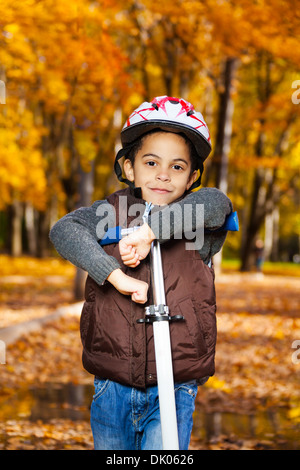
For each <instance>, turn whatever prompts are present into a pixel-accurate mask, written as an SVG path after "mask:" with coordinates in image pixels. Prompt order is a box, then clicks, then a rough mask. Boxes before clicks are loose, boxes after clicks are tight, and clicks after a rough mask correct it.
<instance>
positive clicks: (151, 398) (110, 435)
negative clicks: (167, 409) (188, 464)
mask: <svg viewBox="0 0 300 470" xmlns="http://www.w3.org/2000/svg"><path fill="white" fill-rule="evenodd" d="M174 388H175V401H176V413H177V425H178V439H179V448H180V450H187V449H188V446H189V442H190V437H191V432H192V427H193V412H194V409H195V398H196V394H197V384H196V382H188V383H185V384H184V383H183V384H175V386H174ZM91 427H92V432H93V438H94V447H95V450H100V449H101V450H161V449H162V438H161V427H160V413H159V403H158V390H157V386H151V387H148V388H147V389H145V390H141V389H136V388H132V387H129V386H127V385H121V384H119V383H116V382H112V381H110V380H101V379H98V378H95V395H94V397H93V402H92V406H91Z"/></svg>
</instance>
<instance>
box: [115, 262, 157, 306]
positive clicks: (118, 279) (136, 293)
mask: <svg viewBox="0 0 300 470" xmlns="http://www.w3.org/2000/svg"><path fill="white" fill-rule="evenodd" d="M107 280H108V281H109V282H110V283H111V284H112V285H113V286H114V287H115V288H116V289H117V290H118V291H119V292H120V293H121V294H124V295H131V299H132V300H133V302H136V303H138V304H144V303H145V302H146V301H147V293H148V287H149V286H148V284H147V282H144V281H140V280H138V279H134V278H133V277H130V276H127V275H126V274H124V273H123V271H122V270H121V269H115V270H114V271H113V272H112V273H110V275H109V276H108V278H107Z"/></svg>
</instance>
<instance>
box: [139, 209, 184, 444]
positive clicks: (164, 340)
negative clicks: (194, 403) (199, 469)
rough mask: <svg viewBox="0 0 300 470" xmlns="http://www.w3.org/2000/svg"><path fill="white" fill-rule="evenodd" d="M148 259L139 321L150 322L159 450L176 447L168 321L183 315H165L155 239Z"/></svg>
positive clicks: (157, 248) (159, 255)
mask: <svg viewBox="0 0 300 470" xmlns="http://www.w3.org/2000/svg"><path fill="white" fill-rule="evenodd" d="M151 208H152V204H147V203H146V210H145V213H144V216H143V220H144V222H147V219H148V214H149V212H150V211H151ZM150 259H151V280H152V289H153V301H154V305H151V306H150V307H146V308H145V311H146V318H145V319H144V320H139V321H141V322H143V321H145V322H147V323H152V325H153V337H154V349H155V362H156V374H157V386H158V397H159V411H160V422H161V433H162V443H163V449H164V450H179V442H178V429H177V417H176V404H175V392H174V379H173V365H172V355H171V341H170V328H169V322H170V320H181V319H183V317H182V316H179V315H175V316H174V317H170V316H169V309H168V307H167V305H166V297H165V286H164V276H163V267H162V259H161V252H160V244H159V242H158V241H157V240H154V241H153V242H152V243H151V257H150Z"/></svg>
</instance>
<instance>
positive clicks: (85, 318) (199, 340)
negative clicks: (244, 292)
mask: <svg viewBox="0 0 300 470" xmlns="http://www.w3.org/2000/svg"><path fill="white" fill-rule="evenodd" d="M120 195H122V196H124V195H126V196H127V197H128V205H129V206H130V205H131V204H133V203H142V202H143V201H142V200H139V199H137V198H136V197H135V196H134V195H133V192H132V190H129V189H125V190H121V191H118V192H117V193H114V194H112V195H111V196H110V197H109V198H108V202H109V203H111V204H112V205H114V206H115V208H116V209H117V208H118V204H117V201H118V197H119V196H120ZM118 218H119V214H117V225H118ZM132 219H133V218H132ZM128 223H130V219H128ZM104 249H105V251H106V253H107V254H108V255H111V256H114V257H115V258H116V259H117V260H118V261H119V263H120V265H121V266H122V270H123V271H124V272H125V273H126V274H128V275H130V276H132V277H134V278H136V279H141V280H143V281H146V282H147V283H148V284H149V286H150V287H149V291H148V301H147V303H146V304H144V305H142V304H137V303H135V302H132V301H131V298H130V296H125V295H122V294H120V293H119V292H118V291H117V290H116V289H115V288H114V287H113V286H112V285H111V284H110V283H109V282H108V281H106V282H105V283H104V285H102V286H99V285H98V284H97V283H96V282H95V281H94V280H93V279H92V278H91V277H90V276H88V278H87V282H86V290H85V298H86V301H85V303H84V307H83V311H82V315H81V320H80V331H81V339H82V344H83V355H82V360H83V365H84V367H85V369H86V370H87V371H88V372H90V373H91V374H93V375H96V376H98V377H100V378H103V379H110V380H113V381H116V382H120V383H123V384H127V385H131V386H134V387H137V388H145V387H146V386H149V385H155V384H156V367H155V352H154V340H153V327H152V325H151V324H145V323H137V320H139V319H141V318H144V317H145V306H147V305H152V304H153V300H152V292H151V280H150V277H151V276H150V266H149V256H148V257H147V258H146V259H145V260H144V261H142V262H141V264H140V265H139V266H138V267H137V268H129V267H126V266H124V265H123V263H122V261H121V258H120V254H119V250H118V245H117V244H112V245H107V246H106V247H104ZM161 253H162V262H163V270H164V279H165V292H166V302H167V305H168V307H169V311H170V315H171V316H172V315H183V316H184V320H182V321H176V322H170V335H171V345H172V359H173V372H174V381H175V382H184V381H188V380H192V379H196V380H198V381H200V380H201V378H203V377H205V376H211V375H213V374H214V371H215V369H214V356H215V344H216V315H215V314H216V296H215V288H214V272H213V269H212V268H209V267H208V266H207V265H205V264H204V263H203V261H202V260H201V258H200V255H199V253H198V252H197V251H193V250H186V249H185V240H184V239H183V240H170V241H168V242H165V243H163V244H161Z"/></svg>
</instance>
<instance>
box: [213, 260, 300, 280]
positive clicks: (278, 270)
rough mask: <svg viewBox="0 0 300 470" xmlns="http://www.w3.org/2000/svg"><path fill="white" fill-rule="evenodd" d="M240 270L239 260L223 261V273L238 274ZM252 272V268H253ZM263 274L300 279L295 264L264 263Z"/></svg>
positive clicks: (299, 269)
mask: <svg viewBox="0 0 300 470" xmlns="http://www.w3.org/2000/svg"><path fill="white" fill-rule="evenodd" d="M239 269H240V260H238V259H223V260H222V270H223V272H224V273H228V274H229V273H234V272H238V271H239ZM253 271H254V268H253ZM263 273H264V274H273V275H280V276H295V277H300V264H297V263H283V262H278V263H272V262H270V261H266V262H265V263H264V265H263Z"/></svg>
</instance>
